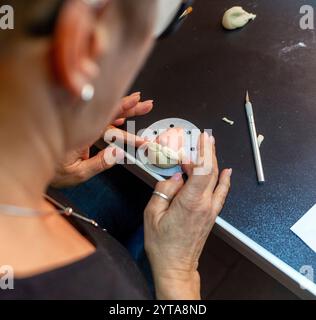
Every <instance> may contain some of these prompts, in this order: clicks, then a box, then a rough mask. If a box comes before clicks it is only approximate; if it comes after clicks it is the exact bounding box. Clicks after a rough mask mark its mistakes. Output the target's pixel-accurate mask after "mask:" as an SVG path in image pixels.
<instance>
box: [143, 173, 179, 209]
mask: <svg viewBox="0 0 316 320" xmlns="http://www.w3.org/2000/svg"><path fill="white" fill-rule="evenodd" d="M183 183H184V181H183V179H182V174H181V173H177V174H175V175H174V176H173V177H172V178H171V179H169V180H167V181H164V182H159V183H158V184H157V186H156V189H155V191H157V192H160V193H162V194H164V195H166V196H167V197H168V198H169V199H170V201H168V200H165V199H163V198H161V197H159V196H157V195H153V196H152V198H151V200H150V201H149V203H148V206H147V209H146V210H147V211H148V212H150V213H151V212H154V213H156V214H159V213H162V212H164V211H166V210H167V209H168V208H169V206H170V203H171V201H172V199H173V198H174V197H175V196H176V195H177V193H178V192H179V191H180V189H181V188H182V187H183Z"/></svg>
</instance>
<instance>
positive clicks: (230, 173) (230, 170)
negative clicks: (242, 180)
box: [227, 169, 233, 177]
mask: <svg viewBox="0 0 316 320" xmlns="http://www.w3.org/2000/svg"><path fill="white" fill-rule="evenodd" d="M227 173H228V175H229V176H230V177H231V176H232V174H233V169H229V170H228V171H227Z"/></svg>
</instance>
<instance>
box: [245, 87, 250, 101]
mask: <svg viewBox="0 0 316 320" xmlns="http://www.w3.org/2000/svg"><path fill="white" fill-rule="evenodd" d="M246 102H250V99H249V92H248V90H247V93H246Z"/></svg>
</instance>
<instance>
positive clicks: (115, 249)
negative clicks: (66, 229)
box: [0, 218, 151, 300]
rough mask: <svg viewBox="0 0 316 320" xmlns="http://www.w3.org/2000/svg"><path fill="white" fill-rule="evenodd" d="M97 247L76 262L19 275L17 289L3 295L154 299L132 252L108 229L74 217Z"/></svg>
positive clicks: (19, 296) (15, 285)
mask: <svg viewBox="0 0 316 320" xmlns="http://www.w3.org/2000/svg"><path fill="white" fill-rule="evenodd" d="M70 222H71V223H72V224H73V225H74V226H75V227H76V228H77V230H79V231H80V232H81V234H82V235H83V236H85V237H86V238H87V239H88V240H89V241H91V242H92V243H93V244H94V245H95V247H96V251H95V252H94V253H93V254H92V255H90V256H89V257H87V258H85V259H83V260H80V261H78V262H75V263H73V264H70V265H67V266H64V267H62V268H59V269H55V270H53V271H50V272H46V273H43V274H40V275H36V276H34V277H31V278H26V279H15V281H14V290H0V300H2V299H15V300H16V299H23V300H24V299H30V300H37V299H43V300H55V299H56V300H57V299H61V300H68V299H69V300H81V299H85V300H86V299H87V300H116V299H122V300H127V299H133V300H145V299H150V298H151V297H150V294H149V290H148V288H147V286H146V283H145V280H144V278H143V277H142V274H141V273H140V271H139V270H138V268H137V266H136V264H135V263H134V262H133V260H132V259H131V257H130V256H129V254H128V252H127V251H126V249H125V248H124V247H122V246H121V245H120V244H119V243H118V242H117V241H116V240H114V239H113V238H112V237H111V236H110V235H109V234H108V233H107V232H104V231H102V230H101V229H100V228H96V227H94V226H93V225H90V224H88V223H85V222H82V221H79V220H78V219H75V218H71V219H70Z"/></svg>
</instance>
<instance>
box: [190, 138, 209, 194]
mask: <svg viewBox="0 0 316 320" xmlns="http://www.w3.org/2000/svg"><path fill="white" fill-rule="evenodd" d="M214 144H215V140H214V138H213V137H209V136H208V134H207V133H203V134H201V136H200V140H199V145H198V159H197V162H196V163H197V164H196V165H195V166H194V167H193V170H191V172H190V166H187V171H188V172H189V173H191V174H190V175H189V179H188V181H187V183H186V185H185V189H184V191H185V192H189V193H193V194H194V195H199V194H203V193H204V192H205V191H206V190H208V189H209V187H210V183H211V181H212V180H211V179H212V174H213V169H214V167H213V160H214V158H213V151H214ZM191 168H192V166H191ZM214 187H215V186H214ZM213 190H214V189H213ZM213 190H209V191H210V192H213Z"/></svg>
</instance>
